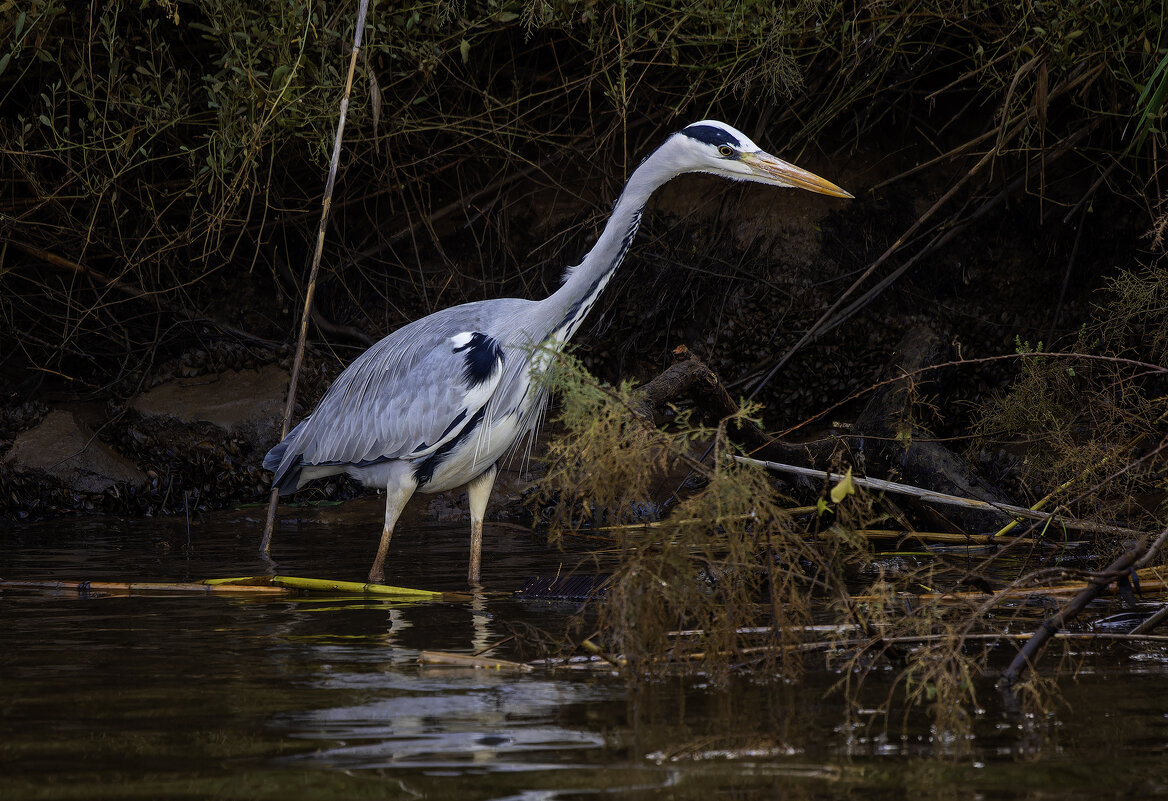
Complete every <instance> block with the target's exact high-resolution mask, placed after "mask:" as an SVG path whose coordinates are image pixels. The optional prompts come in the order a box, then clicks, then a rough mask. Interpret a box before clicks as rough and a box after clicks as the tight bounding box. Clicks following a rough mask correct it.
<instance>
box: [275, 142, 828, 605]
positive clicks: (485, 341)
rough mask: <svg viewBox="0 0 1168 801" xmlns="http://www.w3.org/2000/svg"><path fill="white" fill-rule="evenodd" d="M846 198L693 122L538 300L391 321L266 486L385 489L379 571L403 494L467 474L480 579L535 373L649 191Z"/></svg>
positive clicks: (611, 268) (531, 403)
mask: <svg viewBox="0 0 1168 801" xmlns="http://www.w3.org/2000/svg"><path fill="white" fill-rule="evenodd" d="M696 171H706V172H714V173H715V174H721V175H724V176H725V177H730V178H736V179H740V180H753V181H758V182H763V183H771V184H773V185H778V186H802V187H804V188H807V189H811V190H812V191H817V192H822V193H825V194H832V195H835V196H839V197H850V195H848V194H847V193H846V192H844V191H843V190H841V189H839V187H836V186H835V185H834V184H831V183H829V182H827V181H824V180H823V179H821V178H818V177H817V176H814V175H811V173H807V172H804V171H802V170H799V169H798V168H797V167H792V166H791V165H788V164H786V163H785V162H781V161H779V160H778V159H775V158H774V157H772V156H768V155H767V154H765V153H762V152H761V151H759V150H758V148H757V147H756V146H755V145H754V144H753V143H752V142H750V140H749V139H747V138H746V137H745V136H744V135H743V134H741V133H740V132H738V131H736V130H735V129H733V128H731V127H730V126H728V125H725V123H717V122H713V121H707V122H703V123H696V124H695V125H691V126H690V127H689V128H686V129H685V130H684V131H681V132H679V133H677V134H674V135H673V136H672V137H670V138H669V139H668V140H666V142H665V144H663V145H662V146H661V147H660V148H658V149H657V150H656V151H654V152H653V153H652V154H651V155H650V156H649V157H648V158H646V159H645V161H643V162H642V163H641V166H640V167H638V168H637V170H636V171H635V172H634V173H633V176H632V177H631V178H630V179H629V182H628V184H627V185H626V187H625V191H624V192H623V193H622V194H621V196H620V198H619V199H618V200H617V202H616V204H615V206H614V208H613V213H612V216H611V217H610V218H609V221H608V224H607V225H606V226H605V228H604V231H603V232H602V233H601V235H600V238H599V239H598V240H597V242H596V245H595V246H594V247H593V248H592V250H591V251H590V252H589V253H588V255H587V256H586V257H585V258H584V260H583V261H582V262H581V263H580V265H579V266H577V267H573V268H571V269H570V270H569V271H568V274H567V277H566V278H565V280H564V283H563V285H562V286H561V287H560V288H559V289H558V290H557V291H556V292H554V293H552V294H551V295H550V296H548V297H547V298H545V299H544V300H540V301H531V300H520V299H516V298H502V299H498V300H485V301H479V302H475V303H466V304H463V305H461V306H454V307H452V308H448V309H443V310H441V311H438V312H435V313H434V314H431V315H429V316H427V317H423V318H422V319H420V320H415V321H414V322H412V323H409V324H408V325H405V326H403V327H402V328H399V329H398V330H397V331H395V332H393V333H392V334H390V335H389V336H387V337H385V338H384V339H382V340H381V341H380V342H378V343H377V344H375V345H374V346H373V347H371V348H370V349H369V350H368V351H366V352H365V353H364V354H362V355H361V356H360V357H358V358H357V359H356V360H355V361H354V362H353V363H352V364H350V365H349V366H348V367H347V368H346V369H345V371H344V372H343V373H341V375H340V376H339V377H338V378H337V380H336V381H335V382H334V383H333V385H332V386H331V387H330V388H329V390H328V392H327V393H326V394H325V397H324V399H323V400H322V401H321V402H320V405H319V406H318V407H317V408H316V410H315V411H314V412H313V413H312V414H311V415H310V416H309V417H308V418H306V419H305V420H304V421H303V422H301V423H300V425H298V426H296V428H294V429H293V430H292V431H291V432H290V433H289V434H288V436H287V437H285V439H284V440H283V441H282V442H281V443H279V444H278V445H276V447H274V448H273V449H272V450H271V452H269V453H268V455H267V458H265V460H264V467H265V468H267V469H269V470H272V471H273V473H274V474H275V475H274V478H273V484H274V485H275V486H276V487H278V488H279V489H280V491H281V493H286V492H291V491H293V490H295V489H297V488H298V487H300V486H301V485H303V484H304V483H305V482H307V481H310V480H312V479H314V478H320V477H323V476H327V475H334V474H338V473H348V474H349V475H351V476H353V477H354V478H356V479H358V480H359V481H361V482H362V483H363V484H366V485H368V486H376V487H381V488H384V489H385V490H386V514H385V526H384V528H383V530H382V540H381V546H380V548H379V549H378V555H377V559H376V561H375V562H374V565H373V569H372V570H371V571H370V580H371V581H380V580H381V578H382V572H383V561H384V558H385V553H386V550H387V548H388V544H389V538H390V535H391V534H392V532H393V526H394V524H395V523H396V521H397V517H398V515H400V513H401V510H402V508H403V507H404V506H405V503H406V501H408V500H409V498H410V496H411V495H412V494H413V493H414V492H415V491H416V492H427V493H433V492H443V491H445V490H449V489H454V488H456V487H460V486H463V485H467V487H468V494H469V497H470V506H471V532H472V537H471V563H470V571H469V575H470V579H471V581H472V582H477V581H478V574H479V550H480V542H481V536H482V520H483V515H484V513H485V510H486V504H487V499H488V497H489V495H490V491H491V487H492V485H493V483H494V476H495V472H496V464H497V462H498V461H499V460H500V459H501V458H502V457H503V456H504V455H505V454H506V453H507V451H508V450H510V449H511V447H512V446H513V445H514V444H515V443H516V442H518V441H520V440H521V439H522V438H523V436H524V435H525V434H528V433H530V432H531V431H532V430H533V429H534V428H535V426H536V424H537V422H538V419H539V416H540V415H541V413H542V411H543V408H544V404H545V402H546V390H545V388H544V386H543V385H542V384H541V383H540V382H539V381H538V380H536V379H538V375H539V374H540V373H542V372H543V371H546V369H547V368H548V367H549V366H550V363H551V361H552V359H553V357H554V354H555V353H556V352H557V351H558V350H559V348H561V347H562V346H563V345H564V344H565V343H566V342H567V341H568V340H569V339H571V337H572V335H573V334H574V333H575V332H576V330H577V328H579V326H580V324H581V323H582V322H583V320H584V317H585V316H586V315H587V314H588V312H589V311H590V310H591V308H592V306H593V305H594V304H595V302H596V299H597V298H598V297H599V295H600V293H601V292H602V291H603V290H604V287H605V286H606V285H607V284H608V281H609V280H610V279H611V278H612V275H613V273H614V272H615V271H616V269H617V268H618V267H619V266H620V264H621V261H622V260H623V259H624V256H625V253H626V252H627V251H628V248H629V245H630V244H631V243H632V240H633V238H634V236H635V235H636V232H637V227H638V225H639V224H640V219H641V212H642V210H643V209H644V207H645V203H646V202H647V201H648V199H649V196H650V195H651V194H652V193H653V191H654V190H655V189H656V188H657V187H659V186H660V185H661V184H663V183H665V182H666V181H668V180H669V179H670V178H673V177H674V176H676V175H680V174H682V173H684V172H696Z"/></svg>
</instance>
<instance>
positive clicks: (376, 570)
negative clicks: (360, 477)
mask: <svg viewBox="0 0 1168 801" xmlns="http://www.w3.org/2000/svg"><path fill="white" fill-rule="evenodd" d="M413 494H414V488H413V486H401V485H400V484H399V485H397V486H393V485H392V484H391V485H390V486H388V487H386V488H385V526H384V527H383V528H382V529H381V544H379V545H378V546H377V558H376V559H374V560H373V567H371V568H369V581H370V582H371V583H373V584H380V583H381V582H382V581H384V580H385V554H386V552H387V551H388V550H389V538H390V537H392V536H393V527H394V526H395V525H396V524H397V519H398V517H400V516H401V513H402V509H404V508H405V507H406V501H408V500H409V499H410V496H411V495H413Z"/></svg>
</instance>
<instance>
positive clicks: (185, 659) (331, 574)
mask: <svg viewBox="0 0 1168 801" xmlns="http://www.w3.org/2000/svg"><path fill="white" fill-rule="evenodd" d="M356 508H357V509H358V512H357V513H356V514H352V515H348V516H346V515H344V514H337V513H335V512H332V511H322V512H304V513H292V514H290V515H288V516H286V517H285V518H284V519H283V520H282V522H281V525H280V528H279V530H278V531H277V533H276V540H275V547H274V555H275V556H276V558H277V560H278V570H279V572H281V573H284V574H288V575H303V576H312V577H320V578H334V579H345V580H360V579H361V577H362V575H363V573H364V571H365V570H367V569H368V565H369V561H370V560H371V558H372V554H373V550H374V549H375V547H376V538H377V534H378V531H379V527H380V522H379V519H378V518H379V515H378V514H377V510H376V508H375V507H369V508H368V509H365V510H364V511H361V509H362V508H361V507H356ZM257 531H258V523H257V522H256V519H255V516H254V515H252V514H249V513H244V514H235V515H223V516H219V517H215V518H210V519H208V520H206V521H203V522H201V523H198V524H196V525H193V526H191V527H190V529H189V532H188V530H187V527H186V524H185V522H184V521H181V520H178V521H176V520H164V521H157V520H144V521H121V520H117V519H111V518H100V517H96V518H87V519H71V520H65V521H53V522H51V523H40V524H36V525H29V526H24V527H21V528H18V529H15V530H6V531H4V532H0V577H3V578H6V579H61V580H71V581H77V580H109V581H188V580H197V579H202V578H208V577H225V576H239V575H251V574H259V573H263V572H264V571H265V569H266V566H265V565H264V563H263V562H262V561H261V560H259V559H258V558H257V556H256V554H255V546H256V541H257V539H258V536H257ZM188 538H189V539H188ZM467 539H468V537H467V532H466V528H465V526H462V525H459V526H456V527H454V528H436V527H426V526H414V527H411V528H409V529H405V530H402V531H399V532H398V533H397V534H396V535H395V539H394V542H393V545H392V547H391V550H390V559H389V560H388V562H387V576H386V580H387V582H388V583H393V584H400V585H404V586H415V587H421V588H424V589H437V590H461V589H464V583H463V582H464V579H463V576H464V574H465V568H466V547H467ZM581 558H582V555H581V554H580V553H578V552H572V551H569V552H567V553H564V552H560V551H557V550H554V549H549V548H547V547H546V546H544V545H542V544H540V543H538V542H537V541H535V540H534V539H532V538H531V537H530V536H528V535H526V534H524V533H523V532H521V531H518V530H515V529H513V528H505V527H490V526H488V530H487V533H486V537H485V542H484V572H483V581H484V585H485V588H486V590H488V591H489V592H490V593H492V594H488V595H481V596H478V597H476V598H474V599H473V600H468V601H458V602H449V603H448V602H422V603H398V602H388V601H377V600H367V599H363V598H320V597H316V598H276V599H273V598H238V597H213V596H173V595H135V596H129V597H125V596H108V597H107V596H102V595H99V594H90V595H81V594H78V593H76V592H61V593H42V592H31V591H6V592H2V593H0V616H2V617H0V763H2V767H3V772H2V774H0V798H3V799H6V800H7V799H24V798H61V799H66V798H84V799H104V798H110V799H115V798H164V799H175V798H280V799H289V798H296V799H300V798H304V799H314V798H342V797H343V798H346V799H361V798H403V799H405V798H410V799H415V798H437V799H444V798H449V799H459V800H460V801H461V800H462V799H469V800H472V801H473V799H531V800H533V801H534V800H535V799H577V798H596V797H604V798H609V797H621V798H634V799H639V798H677V799H703V801H707V800H708V799H710V798H760V799H761V798H832V799H835V798H864V799H874V798H875V799H883V798H888V799H893V798H895V799H903V798H905V797H914V798H920V797H925V798H1033V799H1039V798H1042V799H1045V798H1084V799H1086V798H1099V797H1104V798H1114V797H1121V796H1122V797H1125V798H1131V797H1168V669H1166V666H1168V655H1166V653H1165V651H1164V650H1163V649H1160V650H1157V649H1151V650H1149V649H1139V650H1132V649H1127V648H1117V649H1114V650H1112V651H1110V652H1108V653H1106V654H1103V655H1100V654H1094V653H1092V654H1088V655H1086V656H1084V657H1083V658H1082V660H1081V661H1079V662H1078V663H1077V664H1078V665H1079V668H1080V669H1079V671H1078V674H1077V677H1076V678H1075V679H1071V678H1067V679H1063V680H1060V682H1059V686H1060V689H1061V692H1062V696H1063V702H1064V703H1063V704H1062V705H1061V706H1060V707H1059V709H1058V710H1057V711H1056V712H1055V714H1054V715H1052V716H1051V717H1049V718H1046V719H1038V720H1035V719H1031V718H1028V717H1027V716H1025V715H1024V714H1022V713H1021V712H1019V711H1017V710H1016V709H1014V708H1013V707H1012V706H1011V705H1010V704H1009V703H1007V702H1006V701H1005V700H1004V699H1002V698H1001V697H1000V696H998V695H997V694H996V693H995V692H994V690H993V689H992V687H991V686H988V685H987V686H986V687H984V688H980V692H979V695H980V700H981V704H982V707H983V709H982V710H981V712H980V713H979V715H978V718H977V721H976V725H975V733H976V736H975V739H974V741H973V744H972V748H971V749H970V752H969V754H968V755H966V756H961V757H952V756H950V757H948V758H946V757H944V756H943V757H942V758H937V754H938V752H941V753H942V754H944V753H945V752H946V750H947V749H946V747H945V746H944V745H943V744H942V745H939V744H938V743H937V742H935V741H934V738H933V737H932V736H931V733H930V731H929V728H928V724H927V718H926V716H924V715H913V716H910V724H909V727H908V729H907V731H906V730H903V729H902V728H901V727H900V718H899V717H898V718H897V720H896V721H894V722H893V724H892V726H891V727H890V728H888V729H887V730H886V729H885V727H884V726H883V725H875V726H873V725H864V724H863V723H849V717H848V715H847V714H846V709H845V706H844V703H843V700H842V698H841V697H840V695H839V694H838V693H831V692H829V690H830V688H831V686H832V685H833V684H835V682H837V681H838V680H839V678H840V676H839V675H837V674H835V673H833V672H829V671H826V670H815V671H813V672H812V673H811V674H810V675H809V676H808V677H807V679H806V680H805V681H804V682H802V683H800V684H798V685H781V684H780V685H777V686H776V685H774V684H771V685H768V686H762V685H760V684H756V683H752V682H748V681H739V682H736V683H735V684H734V685H733V686H731V687H728V688H720V689H714V688H708V687H704V686H702V684H701V682H697V681H681V680H673V681H667V682H663V683H661V684H658V685H654V686H651V687H649V688H645V689H643V690H639V691H637V692H631V691H629V690H628V688H627V687H626V685H625V684H624V682H623V681H622V680H620V679H618V678H616V677H614V676H612V675H609V674H607V673H604V672H588V673H567V672H549V671H542V670H539V671H535V672H532V673H525V674H513V673H506V672H498V671H483V670H478V671H476V670H468V669H462V668H447V667H431V666H420V665H419V664H418V661H417V657H418V652H419V651H420V650H423V649H426V650H442V651H455V652H460V653H474V652H477V651H480V650H482V649H483V648H486V647H488V646H490V645H493V644H496V643H500V642H503V641H505V640H506V639H507V638H508V637H510V636H511V635H512V634H514V633H516V632H517V631H520V632H526V631H528V630H529V628H530V627H538V628H539V629H542V630H544V631H546V632H548V633H549V634H551V635H557V634H559V633H561V632H563V631H564V628H565V626H566V624H567V620H568V617H569V616H570V614H571V612H572V611H573V608H572V606H571V605H570V604H554V603H532V602H520V601H515V600H512V599H510V598H508V597H506V595H505V594H504V593H505V592H509V591H511V590H514V589H516V588H517V587H519V586H520V585H522V583H523V581H524V580H525V579H526V578H527V577H528V576H530V575H534V574H548V573H552V572H555V570H557V569H558V568H560V567H561V566H563V567H571V566H572V565H574V564H575V563H576V562H577V561H579V560H580V559H581ZM494 593H498V594H494ZM494 653H495V654H496V655H498V656H500V657H504V658H516V657H520V656H524V655H525V654H523V653H521V652H519V651H517V650H516V646H515V641H514V640H512V641H508V642H503V645H502V646H501V647H500V648H499V649H497V650H496V651H495V652H494ZM891 676H892V673H891V671H887V672H886V673H881V672H880V671H877V673H876V676H875V678H874V679H873V680H871V683H870V685H869V692H870V693H871V695H872V703H873V706H875V705H877V704H879V703H880V702H881V701H883V700H884V696H885V695H886V694H887V693H888V692H889V688H890V686H891V684H890V680H891ZM898 714H899V713H898ZM949 750H950V751H951V750H952V749H949Z"/></svg>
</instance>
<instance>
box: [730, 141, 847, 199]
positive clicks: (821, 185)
mask: <svg viewBox="0 0 1168 801" xmlns="http://www.w3.org/2000/svg"><path fill="white" fill-rule="evenodd" d="M740 158H741V161H742V163H744V164H745V165H746V166H748V167H749V168H750V169H751V171H752V172H754V173H755V174H756V175H757V176H759V178H761V179H762V180H763V181H765V182H766V183H774V184H777V185H779V186H793V187H796V188H798V189H806V190H807V191H809V192H816V193H818V194H820V195H831V196H832V197H849V198H850V197H853V195H852V194H851V193H850V192H846V191H844V190H843V189H840V188H839V187H838V186H836V185H835V184H833V183H832V182H831V181H828V180H827V179H825V178H820V177H819V176H818V175H816V174H815V173H813V172H808V171H807V170H804V169H801V168H799V167H796V166H795V165H794V164H788V163H787V162H785V161H783V160H782V159H780V158H776V157H774V156H772V155H771V154H769V153H763V152H762V151H761V150H759V151H757V152H755V153H743V154H742V156H741V157H740Z"/></svg>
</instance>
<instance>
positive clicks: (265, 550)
mask: <svg viewBox="0 0 1168 801" xmlns="http://www.w3.org/2000/svg"><path fill="white" fill-rule="evenodd" d="M368 10H369V0H361V4H360V6H359V7H358V10H357V28H356V30H355V31H353V52H352V54H351V56H350V58H349V76H348V78H347V80H346V81H345V94H344V97H343V98H341V110H340V114H339V115H338V116H339V119H338V120H337V135H336V138H335V139H334V140H333V155H332V160H331V161H330V162H329V172H328V180H327V181H326V182H325V186H324V200H323V201H322V203H321V211H320V227H319V228H318V229H317V235H316V250H314V251H313V253H312V269H311V270H310V271H309V275H308V289H307V291H305V293H304V313H303V314H301V315H300V336H299V337H298V338H297V340H296V356H295V358H294V359H293V361H292V377H291V379H290V381H289V383H288V400H287V401H286V402H285V404H284V424H283V429H282V431H281V434H280V436H281V438H283V437H285V436H287V435H288V429H289V427H290V426H291V425H292V410H293V409H294V408H295V407H296V385H297V383H298V381H299V379H300V368H301V365H303V363H304V342H305V340H306V339H307V338H308V321H309V320H310V319H311V317H312V298H313V295H314V294H316V278H317V275H318V274H319V273H320V256H321V252H322V251H323V250H324V235H325V231H326V230H327V228H328V218H329V209H330V207H331V206H332V202H333V187H334V186H335V185H336V181H337V166H338V165H339V164H340V160H341V141H342V140H343V139H344V136H345V116H346V115H347V114H348V111H349V95H350V94H351V93H352V90H353V73H354V72H355V71H356V69H357V54H358V53H360V52H361V35H362V33H363V32H364V30H365V13H366V12H367V11H368ZM279 502H280V490H279V489H278V488H276V487H272V494H271V497H270V498H269V500H268V516H267V519H266V520H265V521H264V536H263V539H262V540H261V541H260V553H261V554H263V555H264V556H265V557H266V556H268V554H269V553H270V552H271V544H272V529H273V528H274V527H275V525H276V505H277V504H278V503H279Z"/></svg>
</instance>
